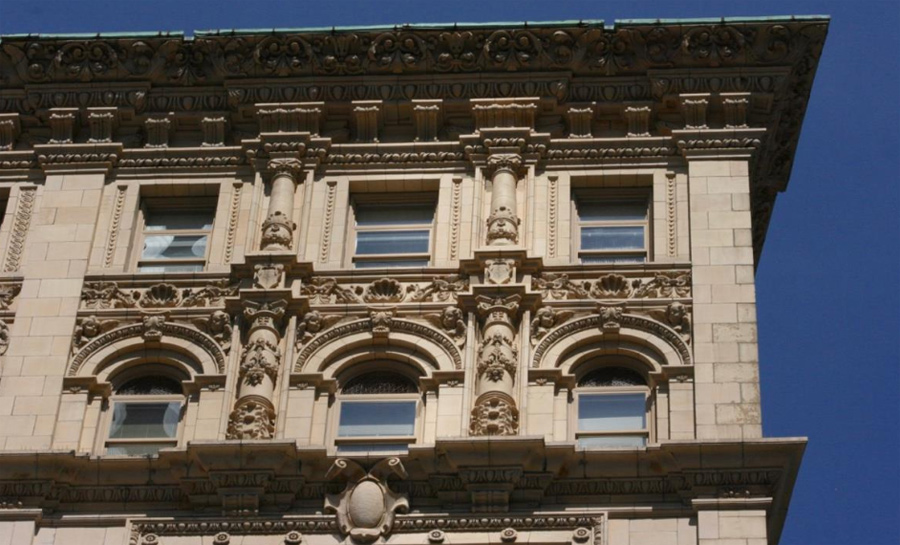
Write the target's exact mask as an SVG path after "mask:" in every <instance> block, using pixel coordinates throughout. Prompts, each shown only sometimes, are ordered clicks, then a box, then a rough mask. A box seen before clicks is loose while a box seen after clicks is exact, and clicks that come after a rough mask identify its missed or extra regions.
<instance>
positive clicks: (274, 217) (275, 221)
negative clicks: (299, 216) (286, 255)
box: [262, 211, 297, 250]
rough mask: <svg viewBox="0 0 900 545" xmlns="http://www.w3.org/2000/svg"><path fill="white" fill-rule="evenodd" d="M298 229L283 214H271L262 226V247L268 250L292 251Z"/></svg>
mask: <svg viewBox="0 0 900 545" xmlns="http://www.w3.org/2000/svg"><path fill="white" fill-rule="evenodd" d="M296 227H297V225H296V224H295V223H294V222H293V221H291V220H290V218H288V217H287V216H285V215H284V213H283V212H280V211H278V212H273V213H271V214H269V217H267V218H266V221H265V222H263V225H262V229H263V232H262V247H263V248H264V249H266V250H290V249H291V243H292V242H293V240H294V229H296Z"/></svg>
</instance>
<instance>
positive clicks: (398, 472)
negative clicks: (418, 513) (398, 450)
mask: <svg viewBox="0 0 900 545" xmlns="http://www.w3.org/2000/svg"><path fill="white" fill-rule="evenodd" d="M325 476H326V478H327V479H328V480H334V479H336V478H342V479H344V480H345V481H346V483H347V484H346V487H345V488H344V490H343V491H342V492H340V493H339V494H329V495H327V496H326V497H325V510H326V511H327V512H330V513H334V514H335V515H336V517H337V522H338V530H339V531H340V532H341V534H343V535H345V536H349V537H350V539H351V540H353V541H354V542H356V543H371V542H373V541H375V540H377V539H379V538H386V537H387V536H389V535H390V533H391V531H392V530H393V527H394V517H395V514H396V513H406V512H407V511H408V510H409V500H408V499H407V498H406V495H405V494H400V493H397V492H394V491H392V490H391V489H390V487H389V486H388V479H389V478H390V477H391V476H396V477H398V478H400V479H406V478H407V473H406V469H405V468H404V467H403V464H402V463H401V462H400V459H399V458H386V459H383V460H381V461H379V462H378V463H376V464H375V466H374V467H372V469H371V470H369V471H366V470H365V469H363V467H362V466H360V465H359V464H358V463H356V462H354V461H353V460H348V459H346V458H338V459H337V460H335V462H334V464H333V465H332V466H331V469H329V470H328V473H327V474H326V475H325Z"/></svg>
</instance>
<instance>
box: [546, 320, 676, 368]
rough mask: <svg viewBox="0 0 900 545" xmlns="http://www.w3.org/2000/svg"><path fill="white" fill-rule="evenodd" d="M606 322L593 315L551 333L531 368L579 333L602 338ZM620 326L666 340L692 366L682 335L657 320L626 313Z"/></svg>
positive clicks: (619, 321) (564, 325)
mask: <svg viewBox="0 0 900 545" xmlns="http://www.w3.org/2000/svg"><path fill="white" fill-rule="evenodd" d="M606 322H607V320H606V319H604V317H602V316H599V315H593V316H587V317H585V318H581V319H578V320H574V321H571V322H569V323H566V324H563V325H561V326H560V327H557V328H556V329H554V330H552V331H550V333H548V334H547V336H546V337H544V339H543V340H542V341H541V342H540V344H538V345H537V347H536V348H535V349H534V356H533V357H532V360H531V366H532V367H539V366H540V365H541V359H542V358H543V357H544V354H545V353H546V352H547V351H548V350H549V349H550V347H551V346H553V345H554V344H556V342H557V341H559V340H561V339H564V338H566V337H568V336H570V335H573V334H575V333H578V332H579V331H584V330H588V329H596V330H597V334H598V336H601V337H602V336H603V335H604V334H603V333H601V328H602V327H603V325H604V323H606ZM618 324H619V325H620V326H621V327H630V328H631V329H636V330H638V331H644V332H646V333H650V334H651V335H654V336H656V337H659V338H660V339H662V340H664V341H665V342H666V344H668V345H669V346H671V347H672V348H674V349H675V351H676V352H678V354H679V355H680V356H681V361H682V363H683V364H684V365H691V351H690V349H689V348H688V346H687V344H686V343H685V342H684V340H683V339H682V338H681V335H679V334H678V333H676V332H675V330H673V329H672V328H670V327H668V326H666V325H663V324H661V323H659V322H657V321H655V320H650V319H649V318H644V317H642V316H636V315H634V314H625V313H622V314H621V318H619V320H618Z"/></svg>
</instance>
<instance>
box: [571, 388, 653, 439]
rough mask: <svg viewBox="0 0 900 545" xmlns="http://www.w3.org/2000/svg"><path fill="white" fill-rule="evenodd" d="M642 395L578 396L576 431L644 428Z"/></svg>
mask: <svg viewBox="0 0 900 545" xmlns="http://www.w3.org/2000/svg"><path fill="white" fill-rule="evenodd" d="M645 403H646V398H645V397H644V394H642V393H633V394H625V393H623V394H597V395H586V394H582V395H580V396H578V431H581V432H591V431H623V430H624V431H628V430H631V431H634V430H642V429H644V428H645V427H646V416H647V415H646V407H645Z"/></svg>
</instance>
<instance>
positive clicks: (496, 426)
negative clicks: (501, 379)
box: [469, 393, 519, 435]
mask: <svg viewBox="0 0 900 545" xmlns="http://www.w3.org/2000/svg"><path fill="white" fill-rule="evenodd" d="M518 432H519V410H518V409H517V408H516V405H515V403H513V401H512V399H510V398H509V397H508V396H506V395H505V394H502V393H491V394H486V395H485V396H484V397H483V398H482V399H481V400H480V401H479V402H478V404H477V405H476V406H475V408H474V409H473V410H472V421H471V423H470V424H469V433H471V434H472V435H516V434H517V433H518Z"/></svg>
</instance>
